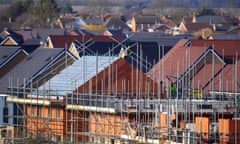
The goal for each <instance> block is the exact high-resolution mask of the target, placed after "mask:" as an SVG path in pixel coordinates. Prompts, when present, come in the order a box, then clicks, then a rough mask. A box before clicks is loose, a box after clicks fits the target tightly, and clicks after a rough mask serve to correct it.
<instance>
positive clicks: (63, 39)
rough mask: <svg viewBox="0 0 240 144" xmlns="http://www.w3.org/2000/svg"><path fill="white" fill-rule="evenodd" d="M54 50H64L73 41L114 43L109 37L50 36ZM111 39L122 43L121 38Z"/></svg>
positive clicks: (122, 38)
mask: <svg viewBox="0 0 240 144" xmlns="http://www.w3.org/2000/svg"><path fill="white" fill-rule="evenodd" d="M49 38H50V39H51V41H52V43H53V46H54V48H64V47H66V46H67V47H68V46H70V44H71V43H72V42H73V41H74V40H78V41H80V42H86V41H89V40H91V41H93V42H114V40H113V39H111V37H109V36H64V35H50V36H49ZM112 38H114V39H116V40H118V41H122V40H124V37H122V36H113V37H112Z"/></svg>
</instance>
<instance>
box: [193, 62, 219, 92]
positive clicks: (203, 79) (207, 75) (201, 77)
mask: <svg viewBox="0 0 240 144" xmlns="http://www.w3.org/2000/svg"><path fill="white" fill-rule="evenodd" d="M222 67H223V64H214V65H213V64H205V65H204V67H203V68H202V69H201V70H200V71H199V72H198V73H197V74H196V75H195V77H194V79H193V80H192V86H191V87H192V88H194V89H202V88H204V87H205V86H206V84H208V85H211V82H210V81H211V78H212V77H213V76H215V74H216V73H218V72H219V71H221V68H222ZM205 90H206V91H208V89H206V88H205Z"/></svg>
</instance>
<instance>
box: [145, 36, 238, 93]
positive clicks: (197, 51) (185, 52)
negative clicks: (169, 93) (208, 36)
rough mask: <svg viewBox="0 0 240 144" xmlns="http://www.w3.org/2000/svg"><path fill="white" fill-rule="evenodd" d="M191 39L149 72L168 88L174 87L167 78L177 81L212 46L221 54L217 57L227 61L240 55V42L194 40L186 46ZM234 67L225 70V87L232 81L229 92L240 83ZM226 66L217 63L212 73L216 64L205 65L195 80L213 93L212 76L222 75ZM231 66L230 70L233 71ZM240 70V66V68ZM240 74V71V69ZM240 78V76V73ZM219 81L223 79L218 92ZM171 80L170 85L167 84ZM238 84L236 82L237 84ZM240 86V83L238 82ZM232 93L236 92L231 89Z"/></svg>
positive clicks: (170, 52) (229, 65) (174, 49)
mask: <svg viewBox="0 0 240 144" xmlns="http://www.w3.org/2000/svg"><path fill="white" fill-rule="evenodd" d="M186 42H187V40H180V41H179V42H178V43H177V44H176V45H175V46H174V47H173V48H172V49H171V50H170V51H169V52H168V53H167V54H166V55H165V56H164V57H163V58H162V59H161V60H160V61H159V62H158V63H157V64H156V65H155V66H154V67H153V68H152V69H151V70H150V72H149V74H150V75H151V77H152V78H153V79H154V80H156V81H160V80H162V81H163V82H164V84H165V86H166V84H169V85H170V82H171V81H169V79H167V76H170V77H173V80H172V81H173V82H175V81H176V77H177V76H178V77H179V76H181V75H182V74H184V73H185V72H186V71H187V69H188V68H190V66H192V65H193V63H194V62H195V61H196V60H197V59H198V58H200V56H201V55H202V54H203V53H204V52H205V51H206V50H207V49H208V48H209V47H210V46H212V47H213V48H214V50H215V52H217V54H218V55H219V56H220V57H222V58H224V60H225V62H226V59H225V58H231V61H232V62H234V59H235V58H234V57H235V56H236V55H237V54H238V57H239V54H240V40H192V41H191V42H192V43H191V45H190V46H183V45H184V43H186ZM239 63H240V62H239ZM231 65H232V64H231V63H230V64H229V63H228V65H227V66H226V67H225V68H224V70H223V73H224V79H223V81H225V86H224V87H225V88H226V87H227V86H226V85H227V84H226V82H228V85H231V86H228V90H230V89H231V88H234V87H233V84H232V83H235V84H236V81H234V79H235V78H236V76H234V75H233V74H232V73H231V72H233V68H234V66H231ZM222 66H223V65H222V64H221V63H220V64H216V63H215V65H214V72H212V68H213V65H212V64H211V63H209V65H205V66H204V67H203V68H202V69H201V70H200V71H199V72H198V73H197V74H196V75H195V77H194V79H193V80H194V81H195V82H196V81H200V83H199V84H200V86H207V87H206V88H205V90H207V91H208V90H210V88H211V87H210V86H211V85H212V83H211V81H210V80H211V78H212V75H213V74H214V76H216V75H217V74H218V75H220V73H222V72H221V71H220V70H221V67H222ZM229 67H230V68H229ZM239 68H240V67H239V66H238V69H239ZM238 71H240V70H238ZM238 75H239V76H238V77H240V74H238ZM217 80H219V76H217V78H215V79H214V81H213V82H214V89H217V88H219V85H220V84H219V83H217ZM167 81H168V82H167ZM233 81H234V82H233ZM238 81H239V83H240V80H238ZM199 84H198V83H197V82H196V83H195V84H192V86H193V87H194V88H197V87H198V86H199ZM231 90H232V89H231Z"/></svg>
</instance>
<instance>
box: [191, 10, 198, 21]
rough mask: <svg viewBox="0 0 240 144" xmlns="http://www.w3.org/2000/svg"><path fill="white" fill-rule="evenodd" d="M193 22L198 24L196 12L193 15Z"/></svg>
mask: <svg viewBox="0 0 240 144" xmlns="http://www.w3.org/2000/svg"><path fill="white" fill-rule="evenodd" d="M192 22H193V23H196V22H197V20H196V15H195V12H194V13H193V18H192Z"/></svg>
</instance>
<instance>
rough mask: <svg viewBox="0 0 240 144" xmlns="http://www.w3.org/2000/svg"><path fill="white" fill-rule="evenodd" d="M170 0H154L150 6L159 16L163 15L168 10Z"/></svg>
mask: <svg viewBox="0 0 240 144" xmlns="http://www.w3.org/2000/svg"><path fill="white" fill-rule="evenodd" d="M169 2H170V0H153V2H152V4H151V5H150V7H151V8H152V9H153V10H154V12H155V14H156V15H157V16H163V15H165V14H166V13H167V11H168V8H167V7H168V4H169Z"/></svg>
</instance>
